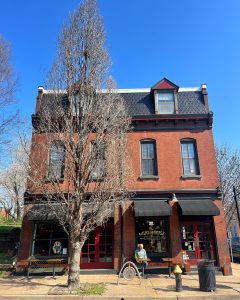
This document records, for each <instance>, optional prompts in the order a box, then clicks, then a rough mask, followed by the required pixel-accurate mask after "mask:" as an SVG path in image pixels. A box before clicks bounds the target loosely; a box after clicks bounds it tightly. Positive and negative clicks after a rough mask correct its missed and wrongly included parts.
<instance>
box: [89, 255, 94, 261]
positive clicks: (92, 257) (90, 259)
mask: <svg viewBox="0 0 240 300" xmlns="http://www.w3.org/2000/svg"><path fill="white" fill-rule="evenodd" d="M94 257H95V256H94V254H90V256H89V262H94Z"/></svg>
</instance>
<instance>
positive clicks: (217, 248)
mask: <svg viewBox="0 0 240 300" xmlns="http://www.w3.org/2000/svg"><path fill="white" fill-rule="evenodd" d="M118 92H119V93H121V95H122V96H123V98H124V99H125V101H126V104H127V107H128V110H129V114H130V115H131V117H132V124H133V131H132V132H131V133H129V134H128V139H129V142H130V145H131V157H132V165H133V172H132V173H133V175H132V178H131V180H130V181H129V182H130V183H129V186H128V189H129V191H132V192H134V193H133V195H134V196H133V198H132V199H129V201H127V202H125V203H124V205H122V206H121V207H120V206H118V207H115V210H114V215H113V217H112V218H110V219H109V221H108V223H107V224H106V225H105V226H104V227H102V228H97V229H96V231H95V232H93V233H92V235H91V236H90V237H89V239H88V241H87V242H86V243H85V245H84V247H83V251H82V254H81V267H82V268H114V269H116V270H118V269H119V267H120V265H121V263H122V261H123V259H127V258H132V257H133V256H134V250H135V248H136V244H138V243H143V244H144V247H145V249H146V251H147V254H148V256H149V258H150V259H151V263H150V265H161V264H162V260H161V259H162V258H164V257H171V258H174V259H175V260H176V261H177V260H181V259H182V253H183V251H186V253H187V255H188V256H189V260H188V261H189V263H190V264H191V265H196V263H197V260H198V259H201V258H203V259H209V258H211V259H214V260H215V261H216V266H219V267H222V270H223V272H224V274H225V275H228V274H230V273H231V267H230V257H229V249H228V244H227V233H226V224H225V220H224V211H223V208H222V202H221V194H220V191H219V189H218V186H219V181H218V176H217V165H216V158H215V151H214V142H213V136H212V122H213V114H212V112H210V111H209V107H208V94H207V91H206V85H205V84H203V85H202V86H201V87H200V88H179V87H178V86H177V85H175V84H174V83H172V82H171V81H169V80H168V79H166V78H164V79H162V80H161V81H159V82H158V83H157V84H155V85H154V86H153V87H152V88H151V89H125V90H118ZM48 93H50V92H48V91H45V90H44V89H43V88H39V94H38V98H37V105H36V113H35V115H33V121H34V117H35V116H36V114H38V112H39V110H40V109H41V103H42V102H43V101H44V99H45V98H46V97H47V96H48ZM33 139H34V140H35V141H39V143H41V134H39V133H38V134H35V133H33ZM32 156H33V158H34V152H33V153H32ZM36 159H37V158H36ZM27 192H28V193H26V195H25V205H26V207H27V205H29V204H31V203H32V201H33V199H34V194H33V193H31V192H30V191H27ZM50 219H51V218H50ZM56 241H58V242H60V243H61V245H62V253H60V254H59V255H62V256H64V255H65V256H67V252H68V241H67V237H66V235H65V234H64V232H63V231H62V230H61V229H60V228H59V227H58V226H57V225H56V224H55V223H54V222H53V221H49V220H48V221H46V220H45V221H43V220H39V219H37V218H36V217H34V216H31V215H30V216H28V215H26V216H25V217H24V220H23V226H22V234H21V245H20V251H19V260H24V259H27V258H28V257H29V255H35V256H41V255H44V256H57V254H54V253H53V250H52V247H53V244H54V242H56Z"/></svg>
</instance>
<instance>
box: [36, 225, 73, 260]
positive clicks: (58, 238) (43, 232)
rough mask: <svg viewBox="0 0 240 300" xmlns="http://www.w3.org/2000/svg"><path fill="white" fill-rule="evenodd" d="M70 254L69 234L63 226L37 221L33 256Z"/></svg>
mask: <svg viewBox="0 0 240 300" xmlns="http://www.w3.org/2000/svg"><path fill="white" fill-rule="evenodd" d="M67 254H68V236H67V234H66V232H64V230H63V228H62V227H61V226H58V225H57V224H52V223H36V224H35V226H34V235H33V243H32V255H33V256H64V255H67Z"/></svg>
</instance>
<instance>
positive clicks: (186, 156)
mask: <svg viewBox="0 0 240 300" xmlns="http://www.w3.org/2000/svg"><path fill="white" fill-rule="evenodd" d="M181 148H182V164H183V174H184V175H190V176H191V175H199V164H198V156H197V149H196V143H195V141H181Z"/></svg>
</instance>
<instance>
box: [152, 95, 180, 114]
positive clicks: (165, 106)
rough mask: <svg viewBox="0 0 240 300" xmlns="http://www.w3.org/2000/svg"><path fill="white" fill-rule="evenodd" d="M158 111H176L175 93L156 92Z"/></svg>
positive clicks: (161, 112)
mask: <svg viewBox="0 0 240 300" xmlns="http://www.w3.org/2000/svg"><path fill="white" fill-rule="evenodd" d="M156 97H157V105H158V113H159V114H173V113H174V111H175V105H174V94H173V93H161V92H158V93H157V94H156Z"/></svg>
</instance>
